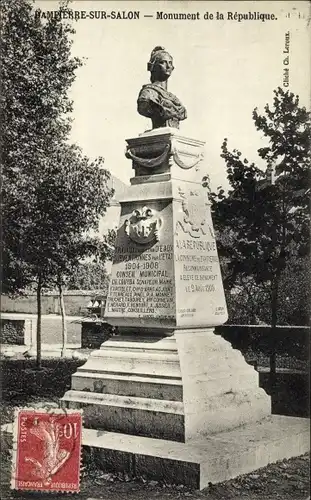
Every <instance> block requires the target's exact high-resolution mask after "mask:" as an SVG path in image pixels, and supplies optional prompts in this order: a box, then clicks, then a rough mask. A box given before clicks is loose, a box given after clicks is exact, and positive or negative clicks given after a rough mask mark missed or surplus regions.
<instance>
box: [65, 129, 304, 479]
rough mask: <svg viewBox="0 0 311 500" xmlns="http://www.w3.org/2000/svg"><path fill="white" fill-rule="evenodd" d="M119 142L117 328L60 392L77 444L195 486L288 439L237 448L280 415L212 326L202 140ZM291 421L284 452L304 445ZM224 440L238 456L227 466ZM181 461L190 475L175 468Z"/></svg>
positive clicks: (157, 137) (110, 312)
mask: <svg viewBox="0 0 311 500" xmlns="http://www.w3.org/2000/svg"><path fill="white" fill-rule="evenodd" d="M127 143H128V147H127V153H126V155H127V156H128V157H129V158H131V159H132V166H133V169H134V171H135V176H134V177H133V178H132V179H131V186H130V187H129V189H128V192H127V193H126V195H125V196H124V199H123V200H120V204H121V216H120V223H119V228H118V232H117V241H116V250H115V255H114V260H113V265H112V272H111V281H110V288H109V293H108V298H107V302H106V310H105V320H106V321H107V322H108V323H110V324H112V325H115V326H118V329H119V332H120V335H118V336H116V337H112V338H111V339H110V340H108V341H106V342H104V343H103V344H102V346H101V348H100V349H99V350H96V351H94V352H93V353H92V354H91V356H90V357H89V359H88V361H87V362H86V363H85V364H84V365H83V366H81V367H79V369H78V371H77V372H76V373H75V374H74V375H73V377H72V388H71V390H70V391H68V392H67V393H66V394H65V395H64V397H63V398H62V400H63V404H64V405H66V406H69V407H83V408H84V423H85V426H86V428H87V429H86V430H85V434H84V444H86V445H88V446H92V447H94V446H95V447H98V449H99V455H98V457H99V463H100V464H101V466H103V467H104V468H107V467H108V468H110V469H111V468H114V469H116V470H128V471H129V472H133V473H134V474H135V473H140V474H142V473H144V474H146V475H149V476H150V477H158V478H159V477H161V474H162V472H163V467H164V466H166V465H167V466H168V467H170V468H171V469H172V471H171V472H172V474H171V475H172V477H173V478H175V480H176V481H177V482H178V481H179V482H184V483H187V484H191V485H194V486H197V487H204V486H206V485H207V483H208V481H212V480H222V479H228V478H229V477H233V476H234V475H237V474H239V473H242V472H246V471H247V470H253V469H254V468H256V466H257V465H258V463H259V465H258V466H263V465H265V464H266V463H269V461H271V460H277V459H279V458H283V457H284V456H288V455H284V443H285V442H286V439H285V438H286V436H285V435H284V433H283V434H282V437H280V438H279V442H280V443H281V444H280V445H278V446H276V445H275V443H271V449H270V448H269V446H268V445H267V443H266V446H268V448H267V458H266V460H265V459H263V458H262V456H261V455H260V457H261V458H260V460H259V461H258V460H257V457H258V456H259V455H258V453H259V451H258V449H259V448H258V446H259V444H257V445H256V446H255V445H254V446H253V445H252V439H251V438H249V437H248V438H247V443H248V444H247V445H246V443H240V445H241V446H240V447H238V446H237V443H238V442H239V441H240V440H241V439H243V433H245V435H247V436H251V435H252V434H254V435H255V434H256V429H257V427H258V425H261V429H266V430H265V431H263V432H264V433H265V432H266V433H268V434H267V435H268V436H269V437H268V438H267V440H268V441H269V440H271V436H272V434H273V426H274V427H276V426H277V425H278V424H277V423H273V421H271V419H270V420H269V418H268V417H269V415H270V412H271V402H270V397H269V396H268V395H267V394H266V393H265V391H264V390H263V389H260V388H259V384H258V373H257V372H256V371H255V370H254V368H253V367H252V366H250V365H248V364H247V363H246V362H245V360H244V358H243V356H242V354H241V353H240V352H239V351H237V350H234V349H233V348H232V347H231V345H230V344H229V343H228V342H226V341H225V340H224V339H222V338H221V337H219V336H216V335H214V333H213V327H215V326H216V325H221V324H223V323H224V322H225V321H226V320H227V309H226V303H225V297H224V291H223V285H222V279H221V272H220V266H219V260H218V255H217V248H216V241H215V235H214V230H213V223H212V219H211V213H210V204H209V201H208V197H207V192H206V190H204V189H203V187H202V186H201V179H202V177H203V175H204V174H206V172H207V168H206V167H204V149H203V148H204V143H203V142H201V141H197V140H192V139H188V138H185V137H182V136H181V135H179V133H178V131H177V130H173V129H170V128H164V129H157V130H153V131H151V132H149V133H145V134H142V135H141V136H139V137H136V138H133V139H129V140H128V141H127ZM200 167H201V170H202V171H201V172H200ZM267 419H268V420H267ZM299 425H300V424H299V423H297V422H296V423H295V433H296V435H298V436H299V439H293V440H292V441H291V454H293V455H295V454H299V453H300V452H302V451H304V449H303V446H302V443H303V442H304V439H303V438H302V436H305V432H306V431H305V429H304V430H303V431H301V433H300V431H299ZM289 427H290V426H289ZM289 427H288V425H287V424H286V425H284V429H285V428H286V429H287V430H288V428H289ZM243 429H244V430H243ZM275 431H276V429H275ZM107 433H108V434H107ZM138 439H139V440H138ZM234 448H236V449H237V450H240V451H238V453H240V454H241V456H238V457H237V460H236V461H235V462H234V463H232V464H231V462H232V459H231V458H229V457H228V453H229V451H230V450H231V451H230V453H231V454H232V453H233V452H234V451H233V449H234ZM100 450H104V453H103V454H102V453H101V451H100ZM288 452H289V450H288V449H287V453H288ZM143 457H144V458H143ZM225 463H226V464H227V465H228V464H231V465H228V470H227V471H225V472H224V471H223V469H224V464H225ZM138 464H140V465H138ZM247 464H251V465H247ZM248 467H250V468H248ZM186 469H187V470H188V471H190V470H191V474H190V475H189V478H188V479H185V474H184V473H183V472H182V473H180V474H179V472H178V470H179V471H184V470H186ZM161 471H162V472H161ZM181 478H182V479H181Z"/></svg>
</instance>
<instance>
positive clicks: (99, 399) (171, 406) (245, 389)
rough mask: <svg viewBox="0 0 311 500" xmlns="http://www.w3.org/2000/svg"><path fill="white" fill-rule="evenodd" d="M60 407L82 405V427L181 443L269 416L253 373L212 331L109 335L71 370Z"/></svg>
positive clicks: (266, 400) (268, 406) (267, 401)
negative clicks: (157, 335) (158, 335)
mask: <svg viewBox="0 0 311 500" xmlns="http://www.w3.org/2000/svg"><path fill="white" fill-rule="evenodd" d="M63 402H65V403H66V404H67V405H68V406H69V407H84V422H85V425H86V427H89V428H95V429H105V430H107V431H112V432H122V433H126V434H133V435H136V436H146V437H152V438H159V439H170V440H174V441H182V442H190V441H192V440H196V439H198V438H201V437H204V436H209V435H212V434H215V433H217V432H221V431H225V430H229V429H233V428H236V427H239V426H241V425H244V424H246V423H249V422H256V421H258V420H261V419H262V418H264V417H265V416H267V415H270V413H271V402H270V397H269V396H268V395H267V394H266V393H265V391H264V390H263V389H260V388H259V385H258V373H257V372H256V371H255V370H254V368H253V367H252V366H250V365H248V364H247V363H246V362H245V360H244V358H243V356H242V354H241V353H240V352H239V351H237V350H235V349H233V348H232V347H231V345H230V344H229V342H227V341H225V340H224V339H222V338H221V337H220V336H218V335H214V333H213V330H212V329H197V330H177V331H176V332H175V335H174V336H173V337H167V338H164V339H156V338H139V336H136V337H128V338H127V337H126V336H118V337H113V338H112V339H110V340H109V341H107V342H105V343H104V344H103V345H102V346H101V348H100V350H98V351H94V352H93V353H92V354H91V356H90V358H89V359H88V361H87V362H86V363H85V365H83V366H81V367H80V368H78V371H77V373H75V374H74V375H73V377H72V389H71V390H70V391H68V392H67V393H66V394H65V396H64V397H63Z"/></svg>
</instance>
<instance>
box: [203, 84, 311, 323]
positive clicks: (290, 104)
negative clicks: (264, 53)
mask: <svg viewBox="0 0 311 500" xmlns="http://www.w3.org/2000/svg"><path fill="white" fill-rule="evenodd" d="M253 120H254V123H255V126H256V128H257V130H258V131H260V132H261V133H262V134H263V135H264V137H265V139H266V141H267V143H268V144H267V145H266V146H265V147H262V148H260V149H259V150H258V154H259V156H260V157H261V158H262V159H263V160H264V161H265V162H266V165H267V170H266V172H264V171H263V170H262V169H261V168H259V167H258V166H257V165H256V164H255V163H250V162H249V161H248V160H247V159H246V158H243V157H242V154H241V152H240V151H238V150H237V149H233V150H232V151H230V150H229V148H228V140H227V139H225V140H224V142H223V145H222V154H221V156H222V158H223V159H224V160H225V163H226V168H227V177H228V180H229V184H230V188H229V191H228V193H227V194H224V191H223V190H220V189H219V190H218V192H217V193H212V194H211V199H212V207H213V213H214V222H215V226H216V228H217V230H218V233H219V235H220V241H219V251H220V254H221V255H222V257H223V259H224V262H225V284H226V287H227V289H228V290H230V289H232V288H233V287H234V286H238V285H240V284H241V283H242V282H244V283H245V281H247V282H248V283H249V282H250V281H251V282H252V283H253V284H255V285H256V286H257V287H259V288H260V290H261V293H262V294H266V296H267V298H268V301H269V304H270V317H269V322H270V323H271V324H272V325H276V323H277V321H278V320H279V317H278V312H279V311H280V307H279V306H280V299H281V298H282V292H281V288H280V287H281V286H282V282H284V276H285V275H287V279H288V273H290V269H294V267H293V265H292V264H293V261H295V262H296V264H298V263H299V262H302V261H303V259H305V258H306V256H307V255H308V253H309V243H310V235H309V224H310V219H309V207H308V205H309V197H308V195H307V192H308V179H309V174H310V160H309V150H310V115H309V113H308V112H307V111H306V109H305V108H304V107H300V106H299V97H298V96H295V95H294V94H293V93H291V92H289V91H286V92H285V91H283V89H281V88H278V89H277V90H275V91H274V100H273V105H272V106H269V105H268V104H266V106H265V108H264V114H260V113H259V112H258V110H257V108H256V109H255V110H254V111H253ZM296 267H297V266H296ZM295 273H296V275H297V270H296V271H295ZM294 276H295V275H294V274H293V275H292V279H295V277H294Z"/></svg>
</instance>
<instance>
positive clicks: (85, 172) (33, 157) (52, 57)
mask: <svg viewBox="0 0 311 500" xmlns="http://www.w3.org/2000/svg"><path fill="white" fill-rule="evenodd" d="M60 10H62V11H66V10H67V11H68V10H70V9H69V8H68V6H67V5H66V4H65V3H64V4H62V5H61V6H60ZM1 31H2V32H1V36H2V51H1V58H2V68H3V74H2V76H3V78H2V81H3V88H2V90H3V92H2V101H1V105H2V113H3V129H2V163H3V183H2V192H1V194H2V204H3V207H2V209H3V210H2V214H3V224H2V228H3V292H4V293H10V294H14V293H21V292H23V291H24V290H25V289H26V288H29V287H31V286H33V284H35V288H36V289H37V299H38V328H37V331H38V342H37V344H38V346H39V344H40V331H41V323H40V321H41V306H40V301H41V292H42V288H43V287H50V286H56V285H57V286H58V288H59V290H60V293H61V290H62V287H63V286H64V285H65V284H66V281H67V280H68V279H69V277H70V275H71V274H72V273H74V272H75V269H76V268H77V267H78V266H79V264H80V261H81V259H85V258H87V257H91V256H93V257H97V258H102V259H105V258H107V257H109V256H110V254H111V251H112V245H111V241H110V240H111V238H110V237H109V235H108V237H106V238H105V237H99V236H97V235H96V231H97V229H98V222H99V218H100V217H102V216H103V215H104V213H105V211H106V208H107V206H108V205H109V199H110V197H111V195H112V194H113V190H111V189H110V188H109V187H108V184H107V181H108V179H109V173H108V172H107V171H106V170H105V169H104V168H103V159H102V158H97V159H96V160H94V161H90V160H89V159H88V158H87V157H86V156H84V155H83V154H82V151H81V150H80V148H79V147H78V146H76V145H70V144H69V142H68V138H69V133H70V130H71V118H70V113H71V111H72V109H73V103H72V101H71V100H70V99H69V97H68V90H69V89H70V87H71V85H72V83H73V81H74V79H75V76H76V70H77V69H78V68H79V66H80V65H81V64H82V62H81V60H80V59H79V58H76V57H72V55H71V46H72V35H73V34H74V30H73V28H72V26H71V25H70V24H68V23H66V22H64V21H63V20H62V19H61V16H58V17H56V16H54V17H50V18H48V19H47V20H45V19H42V18H41V16H40V15H39V10H38V9H35V8H34V6H33V3H32V2H31V1H30V0H4V1H3V2H2V30H1ZM92 231H93V233H92ZM38 349H39V347H38ZM39 354H40V353H39ZM39 357H40V356H39Z"/></svg>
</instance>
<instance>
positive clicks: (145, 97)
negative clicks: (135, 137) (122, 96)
mask: <svg viewBox="0 0 311 500" xmlns="http://www.w3.org/2000/svg"><path fill="white" fill-rule="evenodd" d="M173 69H174V66H173V58H172V56H171V55H170V54H169V53H168V52H167V51H166V50H165V49H164V47H155V48H154V49H153V51H152V52H151V56H150V60H149V62H148V65H147V70H148V71H150V73H151V77H150V80H151V83H149V84H147V85H144V86H143V87H142V89H141V91H140V92H139V96H138V99H137V110H138V113H139V114H140V115H143V116H146V117H148V118H151V120H152V128H159V127H166V126H167V127H174V128H179V122H180V121H181V120H185V119H186V118H187V111H186V109H185V107H184V106H183V105H182V103H181V102H180V100H179V99H178V97H176V96H175V95H174V94H171V92H168V90H167V80H168V79H169V77H170V76H171V74H172V72H173Z"/></svg>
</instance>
